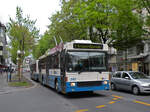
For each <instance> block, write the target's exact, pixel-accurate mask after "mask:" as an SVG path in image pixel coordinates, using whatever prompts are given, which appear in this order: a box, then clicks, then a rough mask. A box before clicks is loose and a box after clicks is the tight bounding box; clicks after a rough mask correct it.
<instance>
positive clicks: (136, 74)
mask: <svg viewBox="0 0 150 112" xmlns="http://www.w3.org/2000/svg"><path fill="white" fill-rule="evenodd" d="M130 75H131V77H132V78H133V79H148V78H147V77H146V76H145V75H144V74H143V73H141V72H131V73H130Z"/></svg>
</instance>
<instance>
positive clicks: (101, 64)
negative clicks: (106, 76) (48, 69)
mask: <svg viewBox="0 0 150 112" xmlns="http://www.w3.org/2000/svg"><path fill="white" fill-rule="evenodd" d="M106 68H107V67H106V53H105V52H81V51H80V52H68V66H67V71H68V72H80V71H102V70H106Z"/></svg>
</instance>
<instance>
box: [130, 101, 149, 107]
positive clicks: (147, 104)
mask: <svg viewBox="0 0 150 112" xmlns="http://www.w3.org/2000/svg"><path fill="white" fill-rule="evenodd" d="M133 102H135V103H139V104H143V105H146V106H150V104H149V103H145V102H141V101H137V100H134V101H133Z"/></svg>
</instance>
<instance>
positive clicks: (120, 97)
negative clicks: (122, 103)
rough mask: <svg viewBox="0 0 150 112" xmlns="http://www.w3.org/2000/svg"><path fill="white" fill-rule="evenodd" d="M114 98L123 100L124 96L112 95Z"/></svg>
mask: <svg viewBox="0 0 150 112" xmlns="http://www.w3.org/2000/svg"><path fill="white" fill-rule="evenodd" d="M112 96H113V97H115V98H119V99H122V98H123V97H122V96H117V95H112Z"/></svg>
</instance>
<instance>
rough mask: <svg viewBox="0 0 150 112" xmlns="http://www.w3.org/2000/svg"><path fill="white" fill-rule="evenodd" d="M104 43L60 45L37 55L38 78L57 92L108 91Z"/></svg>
mask: <svg viewBox="0 0 150 112" xmlns="http://www.w3.org/2000/svg"><path fill="white" fill-rule="evenodd" d="M107 51H108V46H107V44H98V43H93V42H91V41H90V40H74V41H72V42H68V43H66V44H62V43H60V44H59V45H57V46H56V47H55V48H52V49H49V50H47V51H46V53H45V54H44V55H43V56H41V57H40V58H39V59H38V61H37V65H35V67H37V68H38V69H39V74H38V79H36V75H35V78H33V77H32V78H33V79H36V80H39V82H41V83H42V84H43V85H47V86H49V87H52V88H55V89H56V91H57V92H62V93H70V92H81V91H96V90H109V72H108V57H107Z"/></svg>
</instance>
